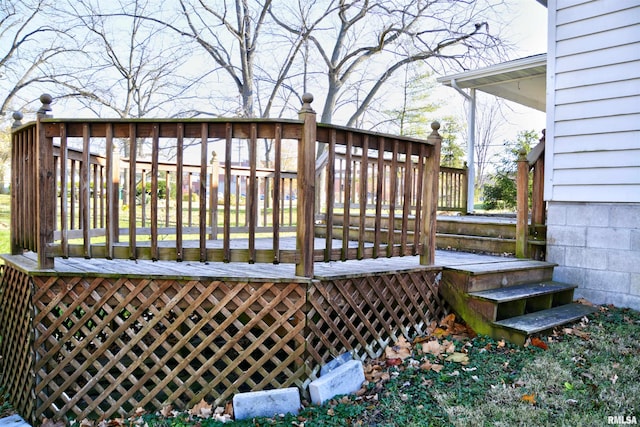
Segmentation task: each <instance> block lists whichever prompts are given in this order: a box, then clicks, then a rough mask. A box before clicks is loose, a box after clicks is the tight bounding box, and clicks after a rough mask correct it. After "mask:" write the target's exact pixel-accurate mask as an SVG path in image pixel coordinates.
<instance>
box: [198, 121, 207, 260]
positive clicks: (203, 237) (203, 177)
mask: <svg viewBox="0 0 640 427" xmlns="http://www.w3.org/2000/svg"><path fill="white" fill-rule="evenodd" d="M200 138H201V141H200V194H199V196H200V211H199V212H198V219H199V225H200V262H205V261H206V260H207V154H208V153H207V143H208V141H209V126H208V125H207V123H203V124H202V126H201V127H200Z"/></svg>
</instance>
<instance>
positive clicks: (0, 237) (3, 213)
mask: <svg viewBox="0 0 640 427" xmlns="http://www.w3.org/2000/svg"><path fill="white" fill-rule="evenodd" d="M10 208H11V196H10V195H8V194H0V254H7V253H9V252H10V251H11V249H10V245H9V225H10V224H11V215H10Z"/></svg>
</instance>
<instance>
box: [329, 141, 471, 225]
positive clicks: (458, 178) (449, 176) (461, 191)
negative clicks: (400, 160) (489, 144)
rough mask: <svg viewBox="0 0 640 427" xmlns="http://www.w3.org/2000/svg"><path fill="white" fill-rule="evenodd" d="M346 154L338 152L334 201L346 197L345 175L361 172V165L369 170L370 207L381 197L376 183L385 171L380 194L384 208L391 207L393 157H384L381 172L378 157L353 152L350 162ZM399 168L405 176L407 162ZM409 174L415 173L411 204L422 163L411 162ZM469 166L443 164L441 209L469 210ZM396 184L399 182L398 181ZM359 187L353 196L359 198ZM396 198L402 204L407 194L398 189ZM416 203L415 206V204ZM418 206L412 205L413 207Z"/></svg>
mask: <svg viewBox="0 0 640 427" xmlns="http://www.w3.org/2000/svg"><path fill="white" fill-rule="evenodd" d="M346 157H347V156H346V154H345V153H336V159H337V164H336V171H335V186H334V187H335V200H336V201H339V200H342V199H343V197H344V193H345V191H346V189H347V187H348V185H347V183H346V177H347V175H348V173H350V172H349V171H358V170H361V169H362V168H367V169H368V181H367V182H366V183H365V186H364V191H365V193H363V195H364V197H366V199H367V207H368V209H374V208H375V204H376V196H378V195H377V194H376V192H375V189H376V184H377V174H378V173H381V174H382V177H381V179H382V181H383V183H384V185H383V191H382V194H381V195H379V196H380V197H381V198H382V207H383V210H387V209H388V208H389V206H391V205H392V200H391V198H390V196H391V191H390V182H391V179H390V171H391V169H392V166H393V162H392V161H391V160H390V159H383V165H384V166H383V167H382V168H381V169H380V172H379V171H378V160H377V159H376V158H375V157H372V156H371V155H369V156H367V157H365V158H364V159H363V157H362V155H361V154H360V153H354V154H353V155H352V156H351V159H350V162H349V163H347V161H346ZM396 167H397V170H396V173H397V174H398V176H404V174H405V165H404V164H400V165H396ZM410 168H411V170H410V172H409V173H410V176H413V177H414V179H415V182H414V183H412V185H411V187H410V188H411V194H410V196H409V197H410V198H409V200H410V201H411V203H415V202H416V201H417V198H418V194H417V189H418V186H417V177H418V176H419V175H418V173H419V169H420V165H419V164H418V163H416V162H414V161H412V163H411V166H410ZM467 171H468V168H467V167H466V166H465V167H464V168H451V167H446V166H440V171H439V178H438V211H450V212H466V209H467V173H468V172H467ZM396 184H399V183H398V181H396ZM359 191H360V187H354V188H353V190H352V195H353V194H355V195H356V196H357V197H360V194H359ZM394 194H395V196H396V200H394V201H393V203H394V204H396V205H397V204H398V203H401V197H402V196H403V195H404V193H403V192H401V191H395V193H394ZM337 206H339V207H341V206H342V205H340V203H337ZM412 206H413V205H412ZM413 208H415V206H413V207H412V209H413Z"/></svg>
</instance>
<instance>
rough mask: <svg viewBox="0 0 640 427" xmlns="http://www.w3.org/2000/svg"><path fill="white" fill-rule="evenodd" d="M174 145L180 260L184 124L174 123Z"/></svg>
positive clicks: (177, 237)
mask: <svg viewBox="0 0 640 427" xmlns="http://www.w3.org/2000/svg"><path fill="white" fill-rule="evenodd" d="M176 146H177V148H176V149H177V150H178V152H177V156H176V258H177V260H178V261H182V259H183V256H184V254H183V249H182V225H183V224H182V222H183V218H182V193H183V188H182V181H183V179H184V175H183V173H184V172H183V164H184V124H182V123H178V124H177V125H176ZM189 188H191V182H190V180H189ZM190 202H191V191H189V211H191V203H190Z"/></svg>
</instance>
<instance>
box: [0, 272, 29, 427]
mask: <svg viewBox="0 0 640 427" xmlns="http://www.w3.org/2000/svg"><path fill="white" fill-rule="evenodd" d="M1 267H2V281H1V282H0V381H1V384H2V386H3V387H4V389H5V392H7V393H9V396H10V398H11V403H12V404H13V406H14V408H15V409H16V410H17V411H18V412H19V413H21V414H33V412H34V409H35V400H36V399H35V394H34V381H33V363H34V357H35V354H34V352H33V333H34V331H33V328H32V327H31V319H32V317H33V306H32V304H31V297H32V291H33V285H32V282H31V278H30V277H29V275H27V274H25V273H23V272H21V271H19V270H16V269H13V268H6V267H4V266H1ZM31 421H33V420H31Z"/></svg>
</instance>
